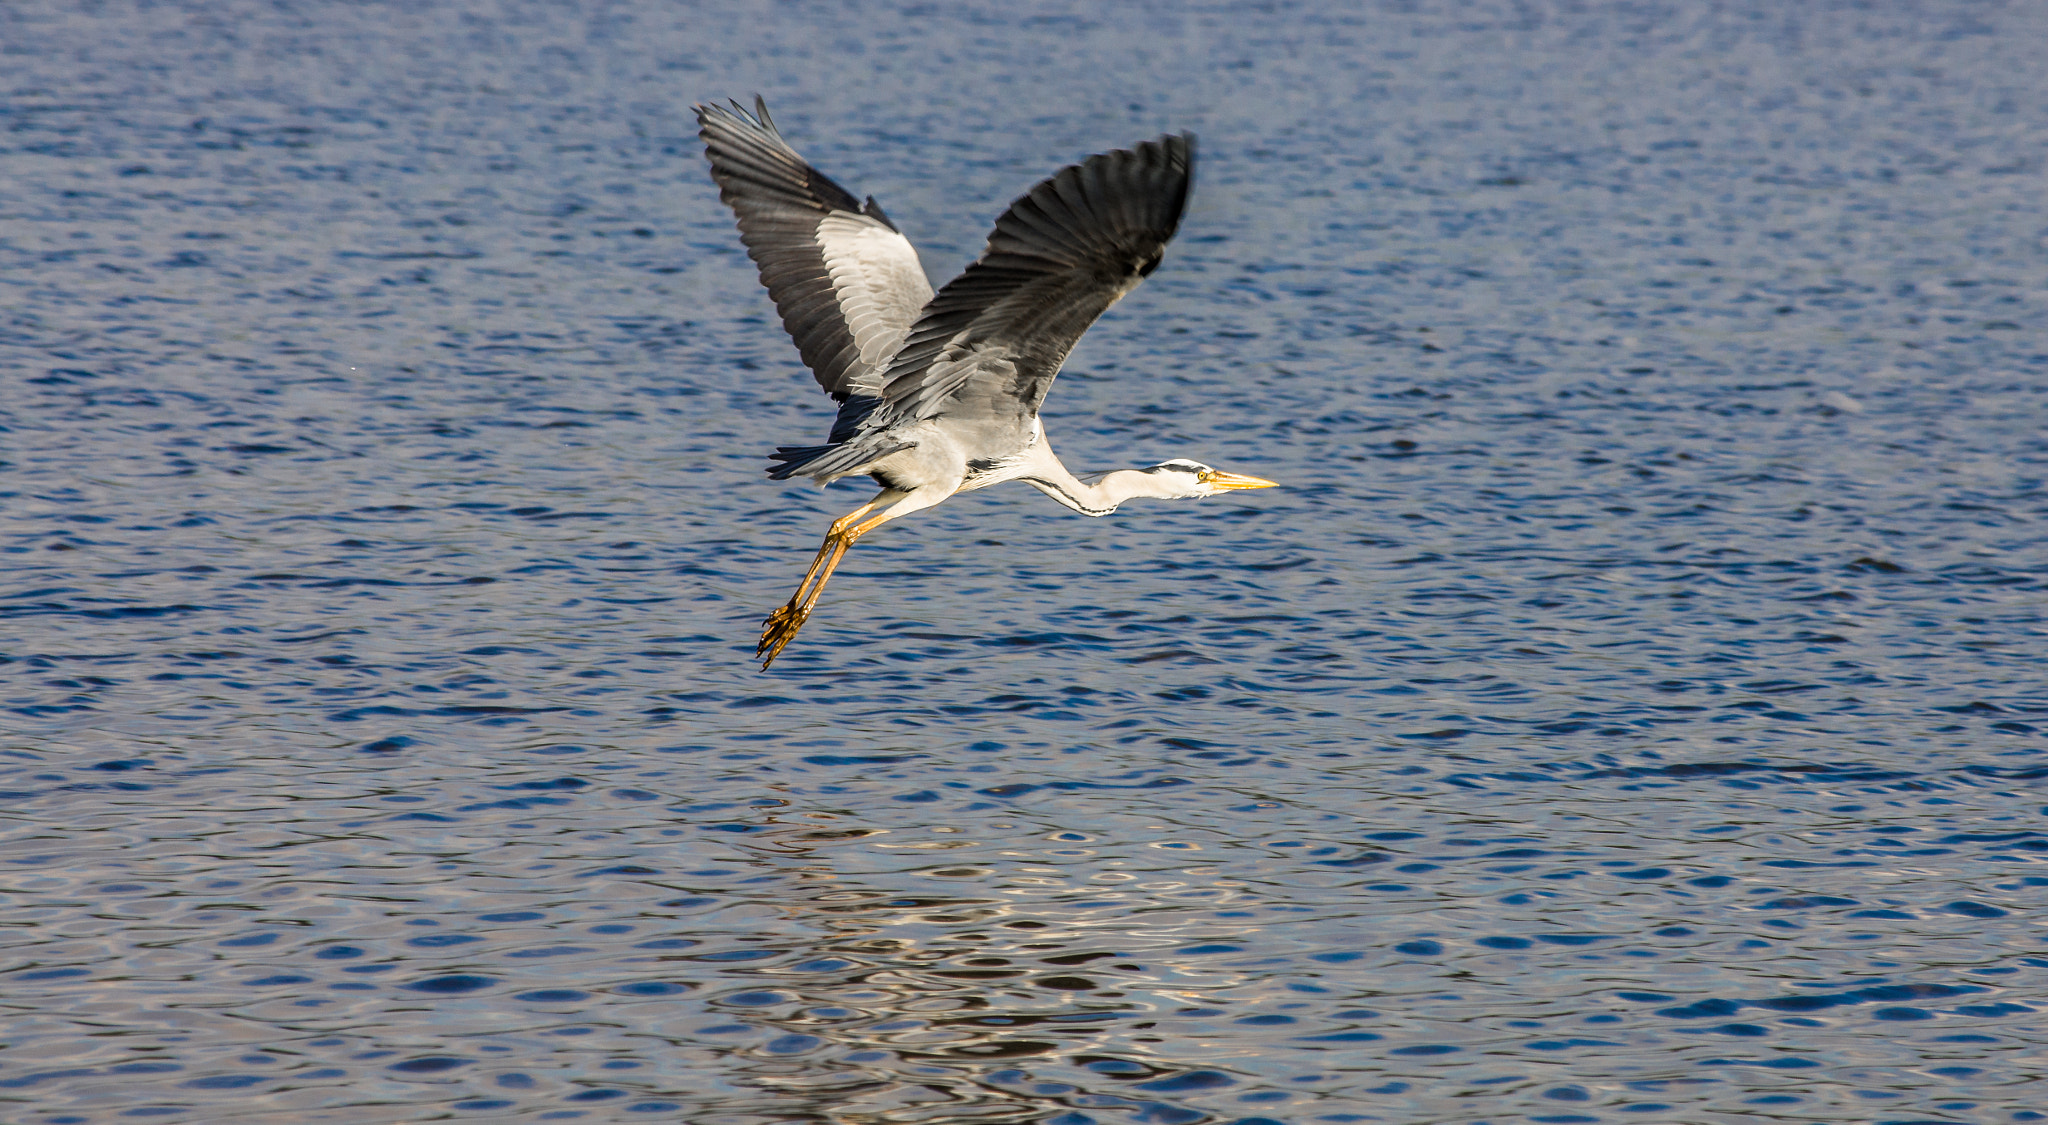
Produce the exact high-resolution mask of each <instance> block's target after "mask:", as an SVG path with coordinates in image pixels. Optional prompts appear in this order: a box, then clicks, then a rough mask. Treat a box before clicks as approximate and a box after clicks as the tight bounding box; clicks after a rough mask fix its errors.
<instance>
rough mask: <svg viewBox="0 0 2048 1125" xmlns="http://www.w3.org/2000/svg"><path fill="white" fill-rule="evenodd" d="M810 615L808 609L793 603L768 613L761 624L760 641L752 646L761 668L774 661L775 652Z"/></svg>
mask: <svg viewBox="0 0 2048 1125" xmlns="http://www.w3.org/2000/svg"><path fill="white" fill-rule="evenodd" d="M810 616H811V613H810V610H808V609H799V608H798V607H796V606H793V605H786V606H783V607H782V608H781V609H778V610H776V611H775V612H774V613H771V614H769V615H768V620H767V621H765V622H763V623H762V625H761V643H760V644H759V645H756V646H755V647H754V656H755V657H756V658H757V659H760V660H761V667H762V668H764V669H765V668H767V667H768V665H770V664H773V663H775V656H776V654H777V653H780V652H781V651H782V649H783V646H784V645H787V644H788V643H789V642H790V641H792V640H794V639H795V638H796V633H797V630H799V629H801V628H803V627H804V621H805V620H806V619H808V618H809V617H810Z"/></svg>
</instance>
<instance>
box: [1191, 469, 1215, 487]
mask: <svg viewBox="0 0 2048 1125" xmlns="http://www.w3.org/2000/svg"><path fill="white" fill-rule="evenodd" d="M1215 475H1216V470H1214V469H1198V470H1196V471H1195V479H1196V480H1197V481H1200V482H1201V483H1203V484H1208V483H1209V479H1210V478H1211V477H1214V476H1215Z"/></svg>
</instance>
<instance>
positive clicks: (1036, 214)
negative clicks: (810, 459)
mask: <svg viewBox="0 0 2048 1125" xmlns="http://www.w3.org/2000/svg"><path fill="white" fill-rule="evenodd" d="M1194 161H1195V138H1194V137H1193V136H1192V135H1190V134H1186V133H1183V134H1180V135H1179V136H1166V137H1161V138H1159V139H1158V140H1156V141H1147V142H1145V143H1144V144H1141V145H1138V146H1136V147H1135V148H1130V149H1118V150H1117V151H1115V152H1106V153H1103V154H1101V155H1099V156H1091V157H1089V158H1088V159H1087V160H1084V161H1082V162H1081V163H1079V164H1076V165H1073V166H1072V167H1068V168H1064V169H1062V170H1061V171H1060V172H1059V173H1058V174H1056V175H1054V176H1053V177H1052V178H1051V179H1048V180H1046V181H1045V182H1044V183H1041V184H1039V185H1038V186H1037V187H1034V188H1032V189H1031V190H1030V191H1029V192H1027V193H1025V194H1024V196H1023V197H1022V198H1020V199H1018V200H1017V201H1016V202H1015V203H1012V204H1011V205H1010V209H1009V210H1008V211H1007V212H1005V213H1004V214H1003V217H1002V218H1000V219H997V220H996V229H995V230H994V232H993V233H991V234H990V235H989V237H988V249H987V250H985V251H983V253H982V255H981V258H980V260H978V261H976V262H975V263H974V264H973V265H971V266H969V267H967V271H966V272H965V273H962V274H961V275H960V276H959V277H957V278H955V279H953V280H952V281H951V282H948V283H947V285H946V287H945V288H944V289H941V290H939V293H938V296H936V297H933V298H932V300H931V303H930V304H927V305H926V306H925V308H924V314H923V315H922V316H920V317H919V318H918V320H917V323H916V325H915V326H913V327H912V328H911V330H910V335H909V338H908V339H907V340H906V341H905V342H904V344H903V348H902V350H901V351H899V352H897V353H896V357H895V359H894V360H893V361H892V362H891V363H890V364H889V368H888V370H887V371H886V372H884V373H883V375H882V380H881V386H882V390H881V395H880V399H881V401H880V402H879V403H876V404H874V406H875V408H877V409H879V410H880V411H881V412H882V413H885V414H886V415H888V416H889V417H890V419H891V421H892V423H893V422H895V421H901V420H908V419H914V418H930V417H934V416H937V415H940V414H947V415H956V414H981V415H985V416H1011V417H1014V416H1019V415H1021V416H1027V417H1028V416H1029V415H1031V414H1035V413H1037V411H1038V406H1039V403H1041V402H1043V401H1044V400H1045V392H1046V391H1047V390H1048V389H1050V388H1051V386H1052V381H1053V377H1054V376H1055V375H1058V374H1059V370H1060V365H1061V364H1062V363H1065V362H1066V359H1067V353H1068V352H1070V351H1072V350H1073V348H1074V344H1075V343H1076V342H1077V341H1079V340H1080V339H1081V334H1082V333H1083V332H1086V331H1087V330H1088V326H1089V325H1091V324H1093V323H1095V319H1096V318H1097V317H1099V316H1101V315H1102V314H1103V312H1104V311H1105V310H1107V309H1108V308H1109V306H1111V305H1113V304H1115V303H1116V302H1117V301H1118V300H1119V299H1120V298H1122V297H1123V295H1124V294H1126V293H1129V292H1130V291H1131V290H1133V289H1135V288H1137V286H1138V283H1139V282H1141V281H1143V280H1144V279H1145V277H1146V275H1148V274H1150V273H1151V272H1152V271H1153V269H1155V268H1157V267H1158V265H1159V260H1160V258H1161V256H1162V255H1164V253H1165V251H1166V243H1167V241H1168V240H1169V239H1171V238H1172V237H1173V232H1174V231H1175V230H1176V229H1178V228H1179V226H1180V217H1181V213H1182V212H1183V211H1184V210H1185V209H1186V207H1187V200H1188V188H1189V184H1190V181H1191V179H1192V176H1193V173H1194ZM859 405H861V403H860V400H858V399H856V400H855V401H854V402H851V403H848V404H847V405H846V407H845V408H843V409H842V411H841V413H842V415H843V414H844V413H845V411H847V410H852V409H854V408H855V407H856V406H859ZM842 420H843V419H842ZM836 436H837V435H835V437H836Z"/></svg>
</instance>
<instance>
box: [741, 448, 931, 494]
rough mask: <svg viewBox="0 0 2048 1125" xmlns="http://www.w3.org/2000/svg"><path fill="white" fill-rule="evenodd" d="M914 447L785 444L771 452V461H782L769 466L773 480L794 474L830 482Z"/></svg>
mask: <svg viewBox="0 0 2048 1125" xmlns="http://www.w3.org/2000/svg"><path fill="white" fill-rule="evenodd" d="M909 448H911V444H910V443H909V442H902V443H898V444H894V445H887V446H854V445H848V444H846V443H844V442H840V443H835V444H832V445H784V446H778V447H777V448H776V450H775V452H773V453H771V454H769V455H768V459H769V460H770V461H780V462H782V464H780V465H777V466H775V467H774V468H772V469H769V470H768V477H769V479H770V480H788V479H789V478H791V477H794V476H807V477H813V478H816V479H817V480H818V481H820V482H823V483H826V484H830V483H831V482H832V481H835V480H838V479H839V478H840V477H844V476H851V475H852V474H854V473H857V472H860V471H861V469H862V468H863V467H865V466H867V465H870V464H872V463H874V462H876V461H879V460H881V459H882V458H884V457H887V456H888V455H890V454H891V453H899V452H901V451H903V450H905V449H909Z"/></svg>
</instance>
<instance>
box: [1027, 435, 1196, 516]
mask: <svg viewBox="0 0 2048 1125" xmlns="http://www.w3.org/2000/svg"><path fill="white" fill-rule="evenodd" d="M1027 459H1028V464H1027V465H1026V466H1024V469H1025V471H1024V472H1023V473H1022V474H1020V475H1019V476H1018V477H1017V478H1016V479H1018V480H1021V481H1023V482H1024V483H1025V484H1028V485H1030V486H1031V487H1033V488H1035V489H1037V490H1038V491H1040V492H1043V493H1045V494H1046V495H1047V496H1050V497H1052V498H1053V499H1055V500H1057V501H1059V502H1060V503H1062V504H1065V505H1066V506H1067V507H1069V508H1072V509H1073V510H1075V511H1077V512H1079V513H1081V514H1082V515H1084V516H1106V515H1108V514H1110V513H1111V512H1114V511H1116V508H1117V505H1119V504H1121V503H1123V502H1124V501H1126V500H1130V499H1134V498H1136V497H1140V496H1153V497H1162V498H1163V497H1169V496H1171V495H1173V494H1172V493H1170V492H1168V491H1166V490H1165V489H1163V488H1162V487H1161V482H1160V481H1159V480H1158V478H1156V477H1155V476H1154V475H1153V474H1151V473H1148V472H1145V471H1143V470H1141V469H1118V470H1116V471H1115V472H1113V473H1104V474H1103V475H1102V477H1101V478H1100V479H1099V480H1097V481H1096V482H1095V483H1094V484H1089V483H1088V482H1087V481H1084V480H1082V479H1081V478H1080V477H1077V476H1075V475H1074V474H1072V473H1070V472H1068V471H1067V467H1066V466H1065V465H1064V464H1061V463H1060V459H1059V457H1058V455H1057V454H1055V453H1053V451H1052V447H1051V446H1050V445H1048V444H1046V442H1045V441H1044V440H1043V439H1042V438H1041V439H1040V441H1039V443H1038V444H1037V445H1035V446H1033V447H1032V449H1031V453H1030V454H1029V455H1027Z"/></svg>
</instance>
